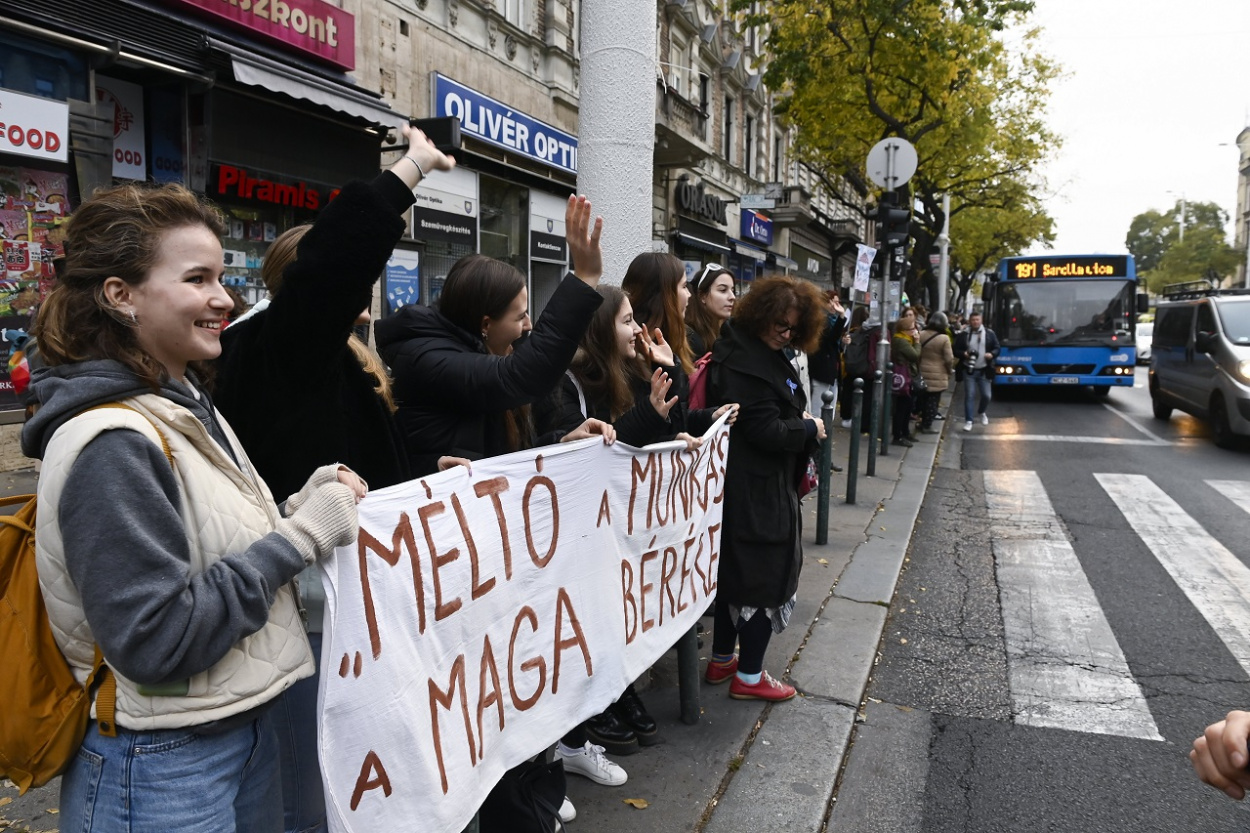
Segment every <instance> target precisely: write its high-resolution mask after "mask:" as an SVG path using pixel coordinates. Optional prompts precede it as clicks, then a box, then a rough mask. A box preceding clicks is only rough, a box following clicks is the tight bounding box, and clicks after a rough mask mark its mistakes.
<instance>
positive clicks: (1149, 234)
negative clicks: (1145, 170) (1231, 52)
mask: <svg viewBox="0 0 1250 833" xmlns="http://www.w3.org/2000/svg"><path fill="white" fill-rule="evenodd" d="M1182 207H1183V209H1184V216H1183V218H1182V214H1181V211H1182ZM1182 219H1183V222H1184V224H1185V235H1184V236H1185V239H1184V240H1181V222H1182ZM1227 223H1228V214H1227V212H1225V211H1224V209H1222V208H1220V207H1219V206H1218V205H1216V204H1215V203H1211V202H1182V201H1180V200H1178V201H1177V202H1176V205H1174V206H1173V207H1172V209H1171V210H1169V211H1166V212H1159V211H1155V210H1153V209H1152V210H1150V211H1146V212H1143V213H1141V214H1138V215H1137V216H1136V217H1134V218H1133V220H1132V222H1130V223H1129V227H1128V234H1127V236H1126V237H1125V239H1124V245H1125V247H1127V248H1128V250H1129V254H1131V255H1132V256H1133V260H1134V261H1135V262H1136V264H1137V274H1138V276H1139V279H1141V280H1144V281H1145V283H1146V288H1147V289H1149V290H1150V291H1151V292H1153V293H1155V294H1158V293H1160V292H1162V291H1163V287H1165V286H1167V285H1168V284H1172V283H1184V282H1186V281H1196V280H1203V279H1209V280H1213V281H1215V282H1217V283H1218V282H1219V281H1221V280H1223V279H1224V278H1225V277H1227V276H1228V275H1231V274H1233V273H1234V272H1236V271H1237V266H1238V265H1239V263H1240V261H1241V255H1240V254H1239V253H1238V251H1237V249H1236V248H1234V247H1232V246H1230V245H1228V238H1227V237H1226V235H1225V234H1224V226H1225V225H1226V224H1227Z"/></svg>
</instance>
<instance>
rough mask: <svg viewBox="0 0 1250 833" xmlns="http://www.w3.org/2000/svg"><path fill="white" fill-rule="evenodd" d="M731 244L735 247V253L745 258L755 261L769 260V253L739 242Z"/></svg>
mask: <svg viewBox="0 0 1250 833" xmlns="http://www.w3.org/2000/svg"><path fill="white" fill-rule="evenodd" d="M729 242H730V244H731V245H732V246H733V247H734V251H735V252H737V253H738V254H740V255H742V256H743V257H749V258H752V259H753V260H761V261H762V260H767V259H768V252H765V251H763V250H762V249H757V248H755V247H754V246H748V245H746V244H745V243H739V242H738V241H737V240H730V241H729Z"/></svg>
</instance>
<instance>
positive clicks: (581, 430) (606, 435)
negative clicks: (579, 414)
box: [560, 419, 616, 445]
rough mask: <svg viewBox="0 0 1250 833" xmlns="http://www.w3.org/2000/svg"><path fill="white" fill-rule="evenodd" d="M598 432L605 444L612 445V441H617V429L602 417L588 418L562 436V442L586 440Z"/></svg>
mask: <svg viewBox="0 0 1250 833" xmlns="http://www.w3.org/2000/svg"><path fill="white" fill-rule="evenodd" d="M596 434H598V435H600V436H602V437H603V444H604V445H612V443H614V442H616V429H615V428H613V427H612V423H610V422H604V421H603V420H601V419H588V420H586V421H585V422H583V423H582V424H581V425H579V426H577V427H576V428H574V429H573V430H572V431H570V432H569V433H567V434H565V435H564V436H563V437H561V438H560V442H562V443H571V442H575V441H576V440H584V439H586V438H587V437H593V436H595V435H596Z"/></svg>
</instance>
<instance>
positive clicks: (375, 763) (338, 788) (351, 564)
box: [318, 420, 729, 833]
mask: <svg viewBox="0 0 1250 833" xmlns="http://www.w3.org/2000/svg"><path fill="white" fill-rule="evenodd" d="M728 448H729V429H728V427H727V426H725V425H724V421H723V420H721V421H720V422H718V423H717V424H716V425H715V426H713V427H712V428H711V429H710V430H709V431H708V433H707V435H706V436H705V437H704V442H703V445H702V447H701V448H700V449H699V450H698V451H687V450H686V449H685V445H684V443H668V444H665V445H661V446H649V447H648V448H646V449H641V450H639V449H633V448H630V447H628V446H625V445H622V444H620V443H617V444H616V445H613V446H604V445H603V443H602V442H601V441H600V440H599V439H598V438H592V439H589V440H583V441H581V442H577V443H569V444H564V445H557V446H547V447H544V448H538V449H534V450H532V451H527V452H520V453H516V454H509V455H506V456H503V457H495V458H492V459H489V460H481V461H478V462H476V463H474V464H473V471H472V474H469V473H468V472H467V471H466V470H465V469H463V468H461V467H456V468H453V469H451V470H449V471H446V472H442V473H440V474H438V475H435V476H432V477H427V478H424V479H422V480H417V481H412V482H409V483H406V484H402V485H399V486H393V487H391V488H389V489H382V490H379V491H378V492H375V493H371V494H370V495H369V496H368V497H367V498H366V499H365V500H364V501H362V502H361V504H360V539H359V541H358V542H357V543H356V544H355V545H354V546H351V547H342V548H340V549H339V550H338V551H337V552H336V553H335V554H334V556H332V557H331V558H329V559H327V560H326V561H325V562H323V566H324V584H325V588H326V596H327V599H326V621H325V633H324V636H323V645H322V655H321V662H322V666H321V667H322V673H321V691H320V703H319V705H320V711H321V719H320V721H319V733H318V742H319V746H320V754H321V765H322V774H323V778H324V783H325V793H326V804H327V810H328V813H329V818H330V829H331V830H332V831H336V833H340V832H341V831H356V833H364V832H365V831H370V833H371V832H372V831H378V830H409V829H416V828H414V825H416V827H417V828H419V829H421V830H422V831H428V832H429V833H438V832H439V831H443V833H459V831H460V830H462V829H463V828H464V826H465V825H466V824H467V823H468V821H469V820H470V819H471V818H472V817H473V814H474V812H476V810H477V808H478V806H480V804H481V803H482V801H483V800H484V799H485V797H486V795H487V793H488V792H489V791H490V789H491V787H493V786H494V784H495V782H496V781H498V779H499V778H500V776H502V775H503V773H504V772H505V771H506V770H508V769H509V768H511V767H513V766H515V765H517V764H519V763H521V762H522V761H524V760H526V759H527V758H531V757H533V756H534V755H536V754H538V753H539V752H541V751H542V750H544V749H545V748H546V747H548V746H550V745H551V744H553V743H555V742H556V741H557V740H558V739H559V738H560V737H561V736H562V735H564V734H565V733H566V732H567V731H568V730H570V729H572V728H573V727H575V726H576V725H577V724H578V723H580V722H581V721H582V720H585V719H586V718H588V717H591V716H593V715H595V714H598V713H599V712H601V711H603V709H604V708H606V707H607V706H608V704H610V703H611V702H613V701H614V700H615V699H616V698H617V697H618V696H620V694H621V692H622V691H623V690H624V689H625V686H626V685H628V684H629V683H630V682H631V681H633V680H634V679H636V678H637V677H638V676H640V675H641V674H642V673H643V672H644V671H646V670H647V668H648V667H650V665H651V664H652V663H654V662H655V661H656V659H658V658H659V657H660V656H661V655H662V654H663V653H664V652H665V651H667V650H668V649H669V648H670V647H671V646H672V645H673V644H674V643H675V642H676V641H677V639H678V638H679V637H680V636H681V635H682V634H683V633H685V632H686V631H688V630H689V629H690V628H691V627H693V625H694V623H695V621H696V620H697V619H698V618H699V617H700V616H701V615H702V614H703V612H704V611H706V610H707V607H708V604H709V602H710V601H711V600H712V599H713V598H714V597H715V594H716V572H717V560H718V558H719V553H720V528H721V509H722V506H721V497H722V494H723V490H724V483H725V480H724V473H725V455H726V453H727V451H728Z"/></svg>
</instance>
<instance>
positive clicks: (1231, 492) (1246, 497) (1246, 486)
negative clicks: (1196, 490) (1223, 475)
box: [1207, 480, 1250, 512]
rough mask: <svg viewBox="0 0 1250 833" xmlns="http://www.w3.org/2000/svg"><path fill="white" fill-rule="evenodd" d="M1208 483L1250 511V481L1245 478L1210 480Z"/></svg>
mask: <svg viewBox="0 0 1250 833" xmlns="http://www.w3.org/2000/svg"><path fill="white" fill-rule="evenodd" d="M1207 485H1208V486H1210V487H1211V488H1212V489H1215V490H1216V491H1217V492H1219V493H1220V494H1222V495H1223V496H1224V497H1226V498H1228V499H1229V500H1231V501H1232V502H1233V503H1235V504H1237V505H1238V506H1240V507H1241V508H1242V509H1243V510H1245V511H1246V512H1250V483H1247V482H1246V481H1244V480H1208V481H1207Z"/></svg>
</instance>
